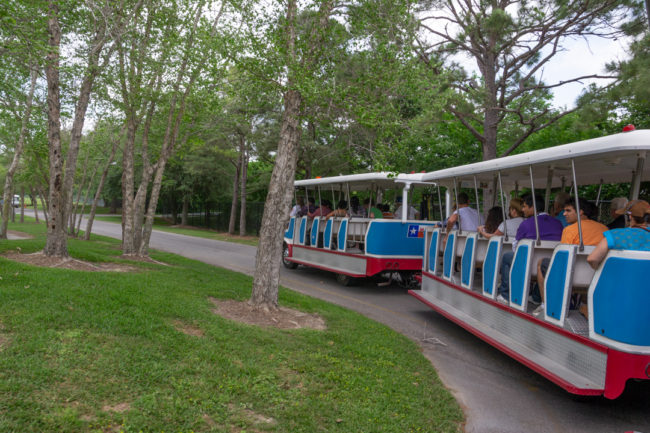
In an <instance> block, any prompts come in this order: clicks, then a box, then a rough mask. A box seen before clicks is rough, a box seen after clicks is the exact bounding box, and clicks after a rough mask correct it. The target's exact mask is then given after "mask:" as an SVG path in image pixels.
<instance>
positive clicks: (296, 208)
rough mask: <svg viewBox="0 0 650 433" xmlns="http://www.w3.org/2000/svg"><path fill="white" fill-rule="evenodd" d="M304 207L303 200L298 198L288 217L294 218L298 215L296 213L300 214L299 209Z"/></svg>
mask: <svg viewBox="0 0 650 433" xmlns="http://www.w3.org/2000/svg"><path fill="white" fill-rule="evenodd" d="M304 205H305V199H303V198H302V197H298V199H297V200H296V205H295V206H294V207H292V208H291V212H290V213H289V216H292V217H295V216H296V215H298V212H300V209H302V207H303V206H304Z"/></svg>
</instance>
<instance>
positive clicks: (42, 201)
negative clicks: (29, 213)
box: [38, 188, 50, 225]
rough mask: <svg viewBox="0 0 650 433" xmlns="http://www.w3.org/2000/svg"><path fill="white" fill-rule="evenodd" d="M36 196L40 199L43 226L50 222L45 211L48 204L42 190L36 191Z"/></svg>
mask: <svg viewBox="0 0 650 433" xmlns="http://www.w3.org/2000/svg"><path fill="white" fill-rule="evenodd" d="M38 194H39V196H40V199H41V204H42V205H43V220H44V221H45V225H48V224H49V222H50V219H49V217H48V214H47V210H48V209H49V207H50V204H49V203H48V201H47V195H46V194H45V192H44V191H43V189H42V188H39V189H38Z"/></svg>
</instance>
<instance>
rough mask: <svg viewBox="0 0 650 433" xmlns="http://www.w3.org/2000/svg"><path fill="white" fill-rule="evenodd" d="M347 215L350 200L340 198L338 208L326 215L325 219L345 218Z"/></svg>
mask: <svg viewBox="0 0 650 433" xmlns="http://www.w3.org/2000/svg"><path fill="white" fill-rule="evenodd" d="M346 216H348V202H347V201H345V200H339V202H338V203H337V204H336V209H335V210H333V211H332V212H330V213H328V214H327V215H325V221H327V220H328V219H330V218H331V217H340V218H344V217H346Z"/></svg>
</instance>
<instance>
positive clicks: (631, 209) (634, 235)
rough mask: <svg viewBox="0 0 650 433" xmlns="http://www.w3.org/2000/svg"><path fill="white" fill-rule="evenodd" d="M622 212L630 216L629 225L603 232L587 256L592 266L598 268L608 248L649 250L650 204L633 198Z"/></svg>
mask: <svg viewBox="0 0 650 433" xmlns="http://www.w3.org/2000/svg"><path fill="white" fill-rule="evenodd" d="M623 212H625V213H627V214H628V215H629V216H630V227H628V228H624V229H614V230H610V231H607V232H605V233H603V236H604V239H603V240H601V241H600V242H599V243H598V245H597V246H596V249H594V250H593V251H592V252H591V254H589V257H587V262H589V264H590V265H591V267H592V268H594V269H598V266H600V263H601V262H602V261H603V260H604V259H605V256H607V252H608V251H609V250H636V251H650V229H648V223H649V222H650V204H648V202H647V201H645V200H633V201H631V202H630V203H628V205H627V207H626V208H625V209H624V210H623Z"/></svg>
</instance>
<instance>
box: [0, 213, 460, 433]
mask: <svg viewBox="0 0 650 433" xmlns="http://www.w3.org/2000/svg"><path fill="white" fill-rule="evenodd" d="M10 228H11V229H12V230H16V231H21V232H27V233H30V234H32V235H33V236H34V238H33V239H26V240H9V241H7V240H3V241H0V254H3V253H5V252H7V251H15V250H16V249H17V248H20V250H21V252H22V253H23V254H28V253H33V252H37V251H39V250H41V249H42V248H43V246H44V244H45V233H44V232H45V226H44V225H43V224H40V225H39V224H35V223H25V224H12V225H11V227H10ZM68 247H69V251H70V254H71V256H72V257H74V258H75V259H79V260H85V261H89V262H93V263H103V262H114V263H128V264H129V265H130V266H132V267H135V268H138V270H137V271H136V272H131V273H119V272H84V271H76V270H67V269H58V268H38V267H34V266H30V265H26V264H22V263H18V262H14V261H11V260H8V259H6V258H4V257H0V277H1V278H2V279H1V280H0V431H3V432H4V431H7V432H8V431H16V432H30V431H31V432H36V431H38V432H140V431H143V432H163V431H164V432H207V431H213V432H228V433H232V432H309V433H312V432H457V431H460V430H462V423H463V415H462V412H461V410H460V408H459V406H458V404H457V403H456V401H455V400H454V399H453V397H452V396H451V394H450V393H449V391H447V390H446V389H445V388H444V387H443V386H442V385H441V382H440V380H439V379H438V377H437V374H436V372H435V370H434V369H433V367H432V366H431V365H430V363H429V362H428V361H427V360H426V359H425V358H424V357H423V356H422V354H421V353H420V352H419V350H418V347H417V345H416V344H415V343H413V342H411V341H410V340H408V339H407V338H405V337H403V336H401V335H399V334H397V333H396V332H394V331H392V330H390V329H389V328H387V327H386V326H384V325H381V324H378V323H376V322H374V321H371V320H369V319H367V318H365V317H363V316H361V315H359V314H357V313H354V312H351V311H349V310H346V309H344V308H340V307H338V306H334V305H331V304H328V303H325V302H323V301H320V300H316V299H312V298H309V297H307V296H303V295H300V294H297V293H295V292H292V291H290V290H286V289H281V290H280V304H281V305H282V306H285V307H288V308H293V309H296V310H300V311H302V312H305V313H316V314H318V315H319V316H321V317H322V318H323V319H324V320H325V322H326V329H325V330H310V329H292V330H278V329H275V328H264V327H257V326H252V325H245V324H242V323H237V322H234V321H231V320H228V319H225V318H223V317H221V316H219V315H216V314H214V313H213V309H214V304H213V303H212V302H211V301H210V299H211V298H216V299H235V300H246V299H248V297H250V287H251V278H250V277H248V276H245V275H242V274H238V273H235V272H231V271H228V270H225V269H220V268H215V267H212V266H209V265H206V264H203V263H200V262H196V261H192V260H188V259H185V258H182V257H180V256H176V255H173V254H167V253H161V252H156V251H152V254H151V255H152V258H153V259H155V260H156V261H158V262H161V264H157V263H155V262H154V263H152V262H141V261H127V260H124V259H122V258H120V254H121V252H120V248H119V241H116V240H113V239H109V238H102V237H94V240H93V241H91V242H85V241H80V240H76V239H70V240H69V243H68Z"/></svg>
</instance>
